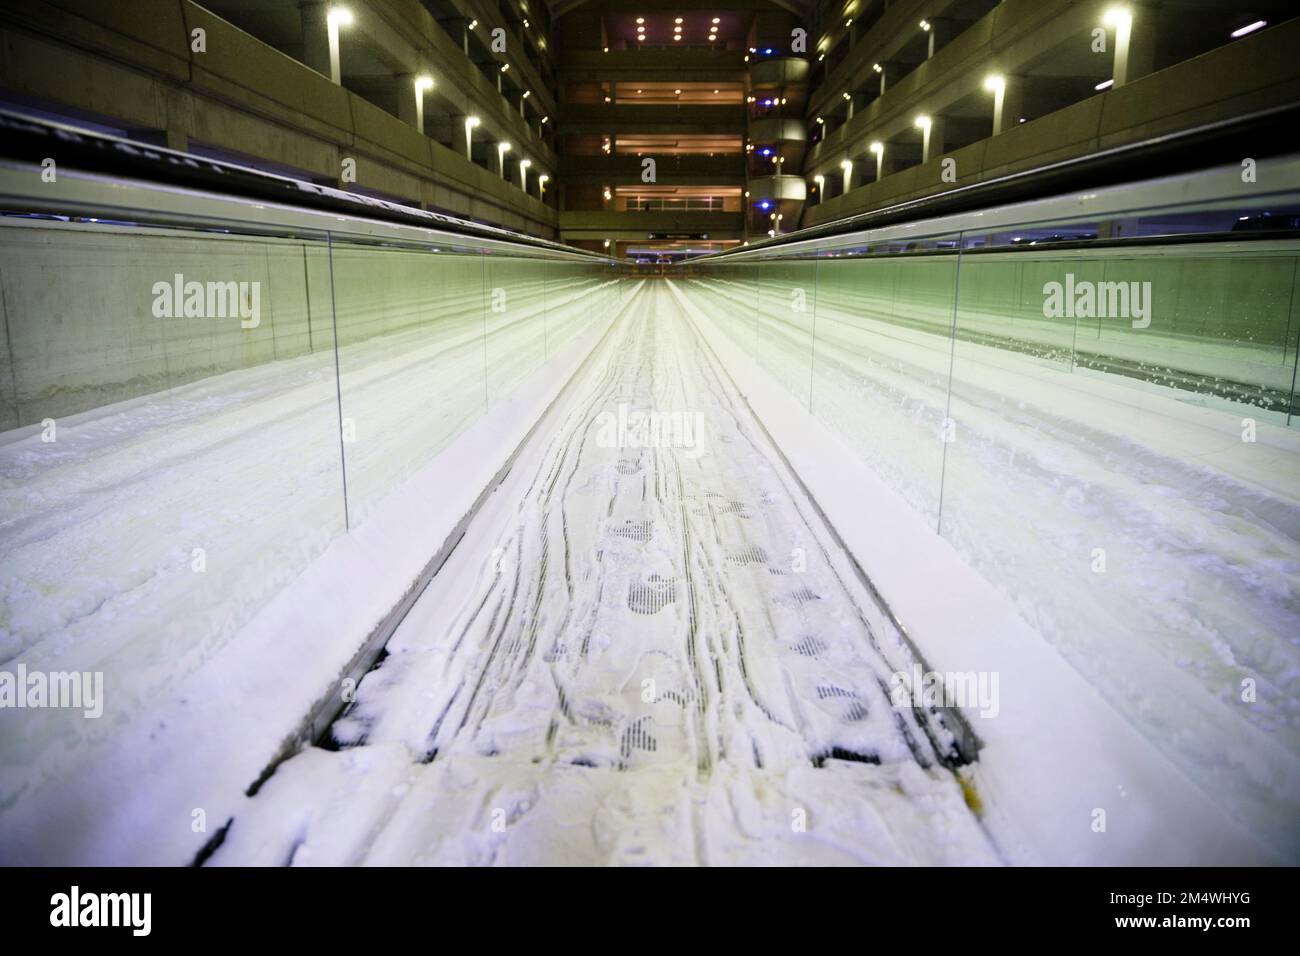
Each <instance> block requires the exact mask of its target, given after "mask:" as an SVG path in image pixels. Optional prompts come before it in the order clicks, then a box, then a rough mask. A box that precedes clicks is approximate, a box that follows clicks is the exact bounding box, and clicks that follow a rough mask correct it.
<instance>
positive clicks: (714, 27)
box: [605, 17, 722, 53]
mask: <svg viewBox="0 0 1300 956" xmlns="http://www.w3.org/2000/svg"><path fill="white" fill-rule="evenodd" d="M721 22H722V20H721V18H720V17H714V18H713V23H711V24H710V25H709V42H710V43H716V42H717V40H718V24H719V23H721ZM673 23H674V26H673V42H675V43H676V42H680V41H681V39H682V18H681V17H675V18H674V19H673ZM636 34H637V35H636V38H637V42H638V43H640V42H643V41H644V40H645V17H637V18H636ZM605 52H606V53H608V52H609V47H605Z"/></svg>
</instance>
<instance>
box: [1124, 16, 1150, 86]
mask: <svg viewBox="0 0 1300 956" xmlns="http://www.w3.org/2000/svg"><path fill="white" fill-rule="evenodd" d="M1127 66H1128V69H1127V73H1126V75H1125V77H1124V82H1126V83H1131V82H1133V81H1134V80H1140V79H1142V77H1144V76H1146V75H1147V74H1149V73H1151V72H1153V71H1154V70H1155V68H1156V12H1155V10H1154V9H1153V8H1152V7H1150V6H1147V5H1145V4H1134V5H1133V29H1132V32H1131V34H1130V36H1129V44H1128V64H1127ZM1115 85H1116V86H1119V84H1118V83H1116V84H1115Z"/></svg>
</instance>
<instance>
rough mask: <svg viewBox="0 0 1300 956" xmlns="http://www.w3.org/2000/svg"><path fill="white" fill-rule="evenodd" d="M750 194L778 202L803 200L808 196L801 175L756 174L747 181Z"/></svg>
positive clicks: (805, 184) (806, 185)
mask: <svg viewBox="0 0 1300 956" xmlns="http://www.w3.org/2000/svg"><path fill="white" fill-rule="evenodd" d="M749 192H750V195H751V196H755V197H757V196H762V197H764V198H766V199H773V200H777V201H779V202H796V203H800V202H803V201H804V200H806V199H807V198H808V184H807V183H806V182H804V179H803V177H802V176H756V177H754V178H753V179H751V180H750V181H749Z"/></svg>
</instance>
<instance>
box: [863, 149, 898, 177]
mask: <svg viewBox="0 0 1300 956" xmlns="http://www.w3.org/2000/svg"><path fill="white" fill-rule="evenodd" d="M867 154H868V156H869V157H870V160H869V161H870V163H871V164H872V166H873V168H874V170H875V174H876V178H875V179H873V180H872V182H873V183H875V182H880V180H882V179H884V178H885V177H886V176H888V175H889V174H890V173H892V172H893V171H894V165H895V162H896V160H895V157H894V150H893V149H892V148H891V147H890V144H889V143H881V144H880V149H878V150H875V149H868V151H867Z"/></svg>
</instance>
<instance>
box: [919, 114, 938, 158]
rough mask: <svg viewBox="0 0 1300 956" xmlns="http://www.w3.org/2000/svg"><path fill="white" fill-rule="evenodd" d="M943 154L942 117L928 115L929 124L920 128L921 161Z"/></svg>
mask: <svg viewBox="0 0 1300 956" xmlns="http://www.w3.org/2000/svg"><path fill="white" fill-rule="evenodd" d="M942 155H943V117H942V116H932V117H930V125H929V126H928V127H926V128H924V129H922V130H921V162H923V163H928V162H929V161H930V160H932V159H934V158H936V157H938V156H942Z"/></svg>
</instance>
